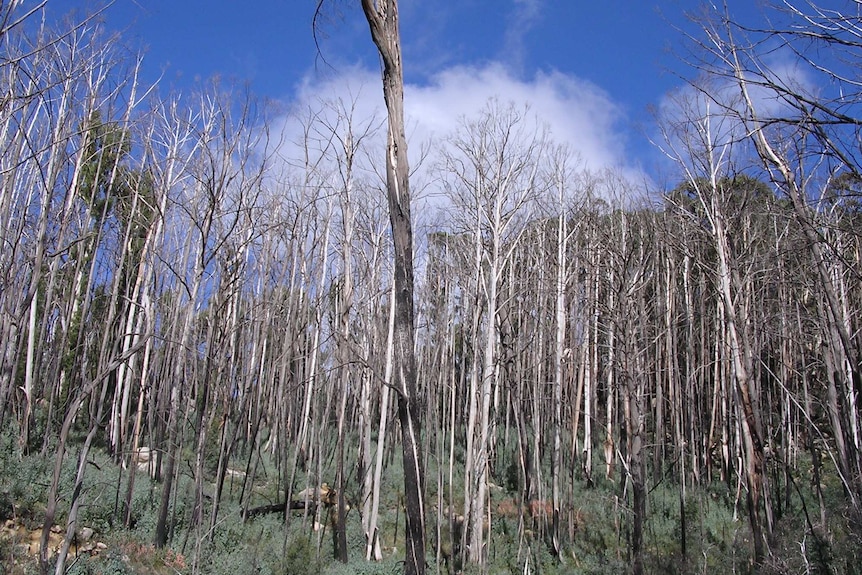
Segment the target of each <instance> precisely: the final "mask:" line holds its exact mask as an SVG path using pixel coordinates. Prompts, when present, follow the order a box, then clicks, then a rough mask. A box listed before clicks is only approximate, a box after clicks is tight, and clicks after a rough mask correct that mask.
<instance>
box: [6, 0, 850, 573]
mask: <svg viewBox="0 0 862 575" xmlns="http://www.w3.org/2000/svg"><path fill="white" fill-rule="evenodd" d="M20 4H21V3H17V2H13V3H6V4H3V5H2V6H0V46H2V59H0V88H2V93H3V94H4V98H3V102H4V104H3V106H2V107H0V217H2V223H0V245H2V249H0V459H2V466H0V469H2V472H0V516H2V517H0V518H2V520H3V521H4V527H3V532H2V534H0V570H2V571H3V572H10V573H16V574H17V573H21V574H23V573H30V572H40V573H50V572H53V573H57V574H58V575H59V574H62V573H67V572H69V573H108V572H110V573H165V574H167V573H176V572H179V573H237V574H242V573H272V574H282V573H318V572H326V573H342V572H343V573H347V572H350V573H357V572H367V573H377V572H385V573H390V572H393V571H398V570H405V571H407V572H410V573H418V572H422V571H424V570H431V571H433V572H447V573H456V572H468V573H511V572H525V573H532V572H546V573H601V572H606V573H618V572H623V571H626V570H628V571H629V572H632V573H643V572H672V573H702V572H733V571H736V572H745V571H756V572H762V573H788V572H797V573H854V572H858V569H859V565H862V552H860V549H862V514H860V505H862V458H860V455H859V454H860V441H862V438H860V433H862V431H860V423H862V418H860V394H862V364H860V361H862V321H860V312H862V274H860V271H859V270H860V268H862V261H860V260H862V237H860V233H859V230H860V229H862V220H860V211H859V207H860V202H859V190H860V188H862V185H860V182H862V167H860V164H859V162H858V159H859V157H860V153H859V152H860V151H859V148H858V146H859V142H860V141H862V140H860V138H859V133H858V130H859V126H860V125H862V121H860V115H859V114H858V112H859V110H860V104H862V102H860V96H859V93H858V89H856V86H858V69H856V68H855V67H854V66H855V65H856V63H857V62H860V61H862V54H860V51H862V44H860V36H862V29H860V24H859V20H858V16H856V12H853V11H851V8H848V10H847V11H846V12H842V11H841V10H835V9H830V10H825V9H822V8H820V7H818V6H817V5H815V4H813V3H801V2H800V3H794V2H786V3H784V4H782V5H781V7H779V8H775V9H770V11H769V13H768V14H767V16H768V18H764V21H763V22H762V23H760V24H759V25H755V24H752V23H750V22H747V23H744V24H745V25H742V24H740V23H737V22H735V21H734V20H733V17H732V14H729V13H728V12H727V11H725V10H724V9H722V10H719V11H712V12H709V13H708V14H707V16H706V17H704V18H702V19H700V20H698V21H697V30H698V32H697V33H692V34H691V35H690V37H688V38H687V39H682V38H681V41H682V40H686V41H687V45H688V46H689V47H690V48H691V52H690V58H691V64H692V73H691V76H692V78H693V79H692V81H691V82H690V84H689V85H688V86H686V88H685V89H682V90H680V91H679V92H678V93H677V94H675V95H674V98H672V99H670V100H669V101H668V103H667V104H666V105H665V107H664V108H662V110H661V113H660V115H659V116H660V117H659V118H658V126H659V127H660V132H661V134H662V138H659V141H658V143H657V145H658V146H659V147H660V148H661V150H662V151H663V152H664V153H665V154H666V156H667V157H668V158H669V159H670V160H671V164H672V166H673V167H674V169H675V172H674V177H673V182H674V183H673V185H671V186H669V187H668V188H667V189H664V190H647V191H644V190H641V189H638V188H637V187H636V186H635V185H633V184H632V183H631V182H628V181H626V180H625V179H624V178H623V176H622V175H620V174H619V173H615V172H613V171H605V172H601V173H595V172H590V171H588V170H586V169H583V168H582V166H581V165H580V164H579V162H578V161H577V157H576V156H575V155H573V154H572V153H571V152H570V151H569V150H567V149H565V148H563V147H561V146H559V145H557V144H556V143H555V142H554V140H553V137H552V134H551V133H550V132H549V131H548V130H547V129H546V128H544V127H543V126H541V125H540V124H539V123H538V122H537V121H536V119H535V117H534V115H533V114H532V113H531V112H530V110H529V109H528V108H524V107H522V106H521V105H519V104H514V103H509V102H505V101H499V100H496V101H490V102H488V103H487V105H486V106H485V107H484V108H483V109H482V110H481V112H479V113H478V114H477V115H476V116H475V117H470V118H464V119H463V121H462V123H461V125H460V127H459V128H458V129H457V130H456V131H455V132H453V133H451V134H448V135H446V137H443V138H441V139H440V140H439V141H436V142H434V146H433V148H432V149H433V150H434V154H433V156H432V157H429V158H427V159H426V161H425V163H424V165H423V167H422V170H423V171H422V174H423V176H422V177H423V178H424V179H426V180H427V181H428V182H430V183H428V184H427V185H426V186H425V187H424V189H425V190H431V191H432V192H434V193H432V194H429V195H428V197H423V198H417V197H415V196H413V197H411V195H410V193H409V182H408V175H409V173H408V172H409V171H408V169H407V163H406V158H399V156H398V154H397V153H395V150H396V149H398V148H399V146H401V148H402V151H403V149H406V143H404V141H403V139H402V138H403V137H404V134H403V129H402V131H401V132H400V133H399V127H398V126H397V125H393V123H392V119H391V116H390V117H389V121H388V122H386V121H384V122H381V118H377V117H362V116H360V115H359V114H358V113H357V112H356V105H355V104H356V103H355V102H351V101H345V100H343V99H338V98H332V99H327V95H321V99H320V101H319V105H318V106H317V107H315V108H311V109H307V110H301V111H296V112H295V113H294V114H293V115H292V116H291V117H290V118H289V119H288V122H289V123H290V125H291V127H292V128H295V129H293V133H294V134H299V135H300V136H299V137H298V138H296V137H290V138H285V137H283V135H282V134H280V133H274V132H271V130H272V126H274V125H276V122H274V121H272V120H273V117H272V111H271V110H270V109H268V108H267V106H265V105H263V104H261V103H260V102H258V101H257V100H256V99H255V98H254V97H253V95H251V94H249V93H248V92H246V91H243V90H240V89H237V88H235V87H233V86H230V85H224V84H221V83H219V82H207V83H202V84H200V85H199V86H198V88H197V91H196V92H195V93H194V95H192V94H184V95H182V96H180V95H175V94H164V93H162V92H161V91H160V89H158V88H157V87H151V86H143V85H141V82H140V81H139V78H138V70H139V68H140V65H141V61H140V59H135V58H132V57H130V56H129V55H128V54H127V53H126V52H125V51H124V50H123V49H122V48H121V46H122V44H121V43H120V42H117V41H116V40H117V39H116V38H112V37H109V36H108V35H107V33H106V31H105V30H103V29H102V28H101V26H100V25H98V24H97V23H96V20H85V21H83V22H80V23H79V24H77V25H72V26H70V25H68V24H65V25H61V24H57V25H56V27H55V26H54V25H52V24H50V23H48V22H46V21H43V20H42V19H40V18H39V17H38V14H39V11H38V9H37V10H35V11H32V12H28V9H27V8H26V7H24V6H21V5H20ZM363 7H364V8H366V15H367V16H368V20H369V24H370V26H371V32H372V35H373V38H374V41H375V43H376V44H377V45H378V48H379V49H380V50H381V52H386V50H390V52H389V53H388V54H387V53H382V57H383V64H384V81H387V78H386V77H385V73H386V71H387V68H386V67H387V66H390V67H392V66H395V63H397V65H398V66H400V54H397V53H396V52H397V51H396V50H395V48H394V47H393V46H392V45H390V44H387V41H388V40H387V38H388V39H389V40H391V37H390V36H388V35H387V34H389V32H391V30H389V29H388V28H387V26H394V27H395V30H396V32H397V13H396V18H395V20H396V22H395V24H393V23H392V21H391V19H392V18H393V15H392V13H391V12H388V11H387V10H391V9H393V8H392V7H394V3H393V4H388V3H371V2H368V3H363ZM387 7H389V8H387ZM852 10H855V8H852ZM375 18H377V19H376V20H375ZM387 18H388V19H389V20H387ZM375 27H376V28H375ZM387 30H389V32H387ZM813 48H816V49H813ZM776 53H780V54H783V55H784V57H785V58H789V59H792V60H793V61H794V62H795V63H796V65H797V68H796V69H797V70H798V74H796V75H795V76H794V75H788V72H787V70H788V69H787V68H783V69H782V70H776V69H771V68H770V66H769V63H770V62H772V61H773V60H771V59H770V57H769V54H776ZM389 60H392V61H391V62H390V61H389ZM393 70H394V68H390V70H389V71H390V72H392V71H393ZM396 75H400V71H398V72H397V74H396ZM391 80H392V78H390V81H391ZM384 94H385V96H386V98H387V100H386V103H387V107H388V110H389V112H392V111H393V109H395V108H397V107H398V106H400V105H401V103H400V98H401V95H400V93H398V87H397V86H396V85H390V86H388V87H385V90H384ZM396 111H397V110H396ZM384 151H387V153H384ZM402 160H403V161H402ZM414 189H420V187H419V186H414ZM429 198H433V199H429ZM411 202H412V203H411ZM417 207H418V208H420V209H414V210H413V211H412V214H414V215H413V216H411V208H417ZM438 208H442V209H438ZM437 212H439V214H438V213H437ZM432 213H433V214H434V215H435V218H433V219H432V218H431V217H425V216H427V215H429V214H432ZM410 284H412V287H409V289H408V286H409V285H410ZM411 292H412V295H410V294H411ZM396 454H397V455H396ZM405 478H406V481H405ZM345 563H346V565H345Z"/></svg>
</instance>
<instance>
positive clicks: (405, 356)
mask: <svg viewBox="0 0 862 575" xmlns="http://www.w3.org/2000/svg"><path fill="white" fill-rule="evenodd" d="M362 10H363V11H364V12H365V17H366V19H367V20H368V26H369V28H370V30H371V38H372V40H373V41H374V44H375V45H376V46H377V50H378V52H379V53H380V59H381V67H382V73H383V98H384V101H385V103H386V110H387V113H388V137H387V146H386V187H387V196H388V201H389V222H390V225H391V227H392V239H393V242H394V247H395V254H394V255H395V338H394V344H395V354H394V367H395V386H396V389H397V391H398V420H399V422H400V423H401V450H402V459H403V462H404V501H405V507H406V513H405V515H406V519H407V526H406V547H407V549H406V556H405V560H404V573H405V574H406V575H421V574H423V573H425V499H424V492H425V472H424V469H423V463H422V458H421V454H420V453H419V450H420V448H421V432H422V419H421V415H420V414H421V407H420V403H419V397H418V390H417V384H416V358H415V356H414V319H413V318H414V312H413V228H412V221H411V216H410V182H409V174H410V170H409V164H408V160H407V138H406V136H405V134H404V72H403V68H402V64H401V36H400V32H399V29H398V2H397V0H377V1H376V2H375V1H374V0H362Z"/></svg>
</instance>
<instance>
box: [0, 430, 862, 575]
mask: <svg viewBox="0 0 862 575" xmlns="http://www.w3.org/2000/svg"><path fill="white" fill-rule="evenodd" d="M74 455H75V454H74V450H73V453H71V454H70V455H69V456H68V457H67V458H66V464H65V466H64V468H63V474H62V478H61V486H62V487H61V497H60V513H59V516H58V521H57V524H56V525H55V526H53V527H52V529H51V531H50V534H49V548H50V554H51V556H52V559H50V560H49V563H50V562H52V561H53V557H54V556H55V552H56V550H57V549H58V548H59V546H60V544H61V543H62V541H63V534H64V532H65V529H66V524H65V513H66V512H67V511H68V510H67V509H64V508H63V505H64V504H65V505H68V501H69V499H70V496H71V488H72V486H73V484H74V474H75V471H76V470H75V463H76V461H75V456H74ZM397 459H398V458H394V460H397ZM88 461H89V465H88V470H87V477H86V480H85V487H84V490H85V491H84V504H83V505H82V507H81V512H80V520H79V523H78V527H77V529H76V537H75V539H74V540H73V542H72V546H71V547H70V550H69V554H68V558H67V561H66V566H67V570H66V573H69V574H71V575H186V574H189V575H191V574H193V573H194V574H197V573H202V574H212V575H303V574H311V573H323V574H326V575H340V574H347V573H359V574H372V573H381V574H383V573H385V574H392V573H399V572H400V571H401V570H402V569H403V563H402V561H403V548H404V547H403V535H404V513H403V508H402V507H401V505H400V485H399V482H400V481H401V479H400V475H399V474H398V473H397V471H398V470H397V469H392V470H391V472H389V473H387V475H386V477H387V485H386V490H385V491H386V495H385V496H384V497H385V499H384V501H383V503H382V506H381V517H380V532H381V543H382V550H383V552H384V558H383V560H382V561H380V562H367V561H366V560H365V538H364V535H363V531H362V525H361V518H360V512H359V510H358V508H357V506H356V505H354V506H353V507H352V508H351V509H350V511H349V512H348V514H347V524H346V529H347V540H348V558H349V561H348V563H347V564H342V563H340V562H337V561H336V560H335V559H334V558H333V537H332V533H333V530H332V527H331V524H330V523H329V522H328V521H327V514H326V510H325V508H324V507H323V506H321V510H320V513H319V514H318V515H316V516H315V515H311V516H308V515H307V514H304V513H303V512H302V511H301V510H299V511H294V512H293V513H291V516H290V518H289V519H288V521H287V522H285V521H284V516H283V514H281V513H261V514H259V515H257V516H255V517H252V518H249V519H247V520H246V521H243V520H242V513H241V508H240V504H239V500H238V499H239V497H238V496H239V492H240V488H241V482H242V477H239V476H236V477H232V478H228V480H227V484H226V487H225V496H224V500H223V502H222V504H221V511H220V512H219V517H218V520H217V522H216V524H215V525H214V526H211V525H210V522H209V521H208V520H204V521H203V522H202V523H203V524H204V525H202V526H199V527H196V528H188V525H189V524H190V516H191V507H192V499H193V485H194V482H193V478H192V473H191V467H190V466H185V468H184V469H183V470H182V471H181V473H180V482H179V487H178V492H177V496H176V504H175V505H174V508H173V509H172V511H171V512H172V518H173V524H174V527H173V531H172V536H171V540H170V543H169V545H168V546H167V547H166V548H162V549H159V548H156V547H155V546H153V545H152V541H153V536H154V532H155V522H156V516H157V508H158V502H159V498H160V494H161V484H159V483H157V482H154V481H150V480H149V478H148V477H147V475H146V474H145V473H138V474H137V476H136V482H135V489H134V493H133V498H132V517H133V527H132V528H131V529H126V528H123V527H122V523H123V521H122V519H121V518H120V517H121V516H122V512H121V509H122V507H123V503H122V501H123V499H124V497H123V495H124V493H125V490H126V486H127V481H128V470H124V469H123V468H122V467H121V466H118V465H115V464H114V463H113V462H112V460H111V459H110V457H109V456H108V455H107V453H105V452H104V451H102V450H98V449H96V450H92V451H91V453H90V456H89V460H88ZM52 466H53V458H52V457H50V456H49V457H42V456H40V455H39V454H34V455H29V456H24V457H22V456H20V454H19V453H17V452H16V449H15V448H14V441H12V440H10V438H9V436H8V435H6V436H4V437H3V439H2V446H0V469H2V472H0V573H3V574H7V575H30V574H35V573H38V572H39V564H38V550H39V538H40V536H41V532H42V527H43V523H44V518H45V505H46V500H47V490H48V487H49V483H50V478H51V468H52ZM396 466H397V463H396ZM797 479H798V482H803V481H808V480H807V479H805V478H797ZM278 483H279V481H278V479H277V477H276V476H275V475H274V474H273V473H269V474H266V473H264V474H261V475H260V476H259V478H258V480H257V482H256V484H255V486H254V491H255V495H254V501H255V503H254V505H261V506H263V505H267V504H269V505H274V504H275V503H276V502H277V501H278V492H279V490H278V488H277V487H276V485H277V484H278ZM809 483H810V482H808V483H805V484H804V485H798V486H797V484H796V483H791V485H790V487H791V489H790V490H789V491H788V490H783V491H779V492H777V493H776V494H777V495H778V497H779V498H780V499H781V502H780V503H779V505H778V506H777V507H776V509H778V510H779V511H780V513H779V514H776V520H775V529H774V532H773V537H772V540H771V545H770V550H771V554H770V556H769V558H768V559H767V562H766V564H765V565H764V566H763V567H762V568H761V569H760V570H759V571H760V572H762V573H815V572H816V573H848V574H849V573H859V572H860V571H859V570H860V569H862V562H860V553H862V551H860V546H859V545H858V542H859V538H858V534H859V525H858V523H854V521H853V519H852V517H851V516H850V515H849V514H848V513H846V512H845V510H843V509H842V508H841V507H840V505H841V504H840V503H839V502H840V501H841V500H842V498H841V497H840V489H839V488H838V487H837V486H836V485H833V484H832V482H831V480H827V481H826V484H825V485H824V486H823V487H824V493H825V496H826V504H827V506H828V505H830V502H832V506H831V508H829V509H828V513H827V515H828V517H829V519H828V524H827V525H825V526H824V525H822V524H821V523H820V519H819V518H820V511H819V507H818V505H817V503H816V501H812V498H810V497H808V496H805V497H804V498H803V497H801V495H802V494H804V493H806V492H808V491H811V486H810V484H809ZM781 487H782V489H784V487H786V486H781ZM797 487H799V488H798V489H797ZM434 491H435V490H434V489H433V487H432V488H430V490H429V493H428V500H429V502H430V503H429V509H430V513H429V517H428V521H427V525H428V539H427V540H428V559H427V565H428V572H429V573H449V570H450V563H451V560H450V558H449V557H448V556H449V554H450V550H449V548H448V547H447V545H445V544H442V545H437V544H436V542H437V541H438V540H441V541H446V540H448V539H449V537H448V535H449V534H448V522H447V521H443V520H441V521H440V522H439V523H438V521H437V513H436V510H437V507H438V505H437V503H436V502H437V501H438V499H437V494H436V493H435V492H434ZM499 491H501V493H499V494H498V495H495V496H494V497H498V498H499V499H500V500H501V501H505V500H511V499H512V498H515V497H516V494H514V493H510V492H502V491H503V490H502V489H501V490H499ZM354 492H355V487H351V488H350V492H349V493H348V490H346V491H345V493H346V494H348V495H350V496H351V497H349V499H350V500H355V497H353V495H354ZM679 494H680V490H679V488H678V486H677V485H674V484H672V482H670V481H659V482H656V483H654V484H653V485H652V486H651V490H650V493H649V498H648V518H647V522H646V527H645V568H646V571H647V572H648V573H680V574H683V573H692V574H693V573H734V572H735V573H745V572H750V571H751V564H750V557H751V542H750V539H749V535H750V531H749V529H748V523H747V521H746V515H745V500H744V494H742V495H741V496H737V494H736V492H735V491H734V490H733V489H728V486H727V485H726V484H723V483H718V484H715V485H710V486H700V487H697V486H689V487H688V489H687V492H686V497H685V500H684V501H683V500H681V498H680V495H679ZM207 495H208V494H207ZM574 495H575V497H574V499H573V501H572V504H571V505H570V506H568V509H569V511H570V517H569V518H570V519H571V520H570V521H568V522H567V525H568V527H567V530H566V531H567V532H566V533H565V534H564V536H563V540H564V545H563V552H562V553H560V554H559V555H554V554H553V553H552V546H551V545H550V541H549V538H547V537H543V536H542V534H541V529H542V528H541V527H539V528H538V529H537V530H536V531H534V530H533V529H535V528H536V526H535V525H532V526H528V527H530V529H528V530H527V532H528V533H530V536H528V537H525V536H524V534H523V532H521V533H520V534H519V529H518V519H517V518H516V517H512V516H510V515H507V514H505V513H500V514H499V515H498V516H497V517H495V518H494V519H493V520H492V523H491V527H490V536H489V542H488V564H487V567H486V571H485V572H487V573H526V572H529V573H561V574H562V573H573V574H574V573H624V572H626V571H627V570H628V566H629V557H628V537H629V523H630V510H629V507H628V504H627V502H626V497H627V496H628V494H627V493H626V492H625V490H624V489H622V488H621V486H620V485H619V484H618V483H617V482H612V481H608V480H606V479H604V478H602V479H596V480H595V482H594V483H593V485H592V486H591V487H584V488H583V489H582V490H581V491H580V492H579V493H576V494H574ZM683 506H684V507H683ZM492 509H498V510H499V509H500V507H499V506H498V507H493V505H492ZM683 509H684V512H685V523H684V524H685V528H683V522H682V521H681V517H682V511H683ZM809 524H812V525H814V527H815V529H814V530H812V529H810V528H809V527H808V525H809ZM438 525H439V527H438ZM854 534H855V535H854ZM683 546H684V547H683ZM51 572H53V570H52V571H51ZM463 572H464V573H480V572H483V571H482V570H480V569H478V568H476V567H474V566H468V567H467V568H465V569H464V570H463Z"/></svg>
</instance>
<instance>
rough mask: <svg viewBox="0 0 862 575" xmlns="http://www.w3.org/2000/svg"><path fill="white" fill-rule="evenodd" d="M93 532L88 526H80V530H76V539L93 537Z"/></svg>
mask: <svg viewBox="0 0 862 575" xmlns="http://www.w3.org/2000/svg"><path fill="white" fill-rule="evenodd" d="M94 533H95V532H94V531H93V529H92V528H90V527H82V528H81V530H80V531H78V540H79V541H89V540H90V539H92V538H93V534H94Z"/></svg>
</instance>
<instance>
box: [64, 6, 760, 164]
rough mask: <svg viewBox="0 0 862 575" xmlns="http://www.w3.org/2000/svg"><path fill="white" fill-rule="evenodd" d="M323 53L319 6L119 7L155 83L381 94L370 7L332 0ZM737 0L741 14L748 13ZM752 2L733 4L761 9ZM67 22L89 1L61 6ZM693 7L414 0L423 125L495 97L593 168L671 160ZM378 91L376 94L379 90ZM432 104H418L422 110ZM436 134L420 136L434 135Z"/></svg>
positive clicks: (418, 118)
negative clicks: (668, 143) (661, 142)
mask: <svg viewBox="0 0 862 575" xmlns="http://www.w3.org/2000/svg"><path fill="white" fill-rule="evenodd" d="M328 2H329V4H328V6H327V9H326V11H325V13H324V21H323V23H322V26H321V29H320V34H319V36H318V41H319V43H320V52H318V50H317V47H316V46H315V42H314V37H313V35H312V28H311V22H312V17H313V15H314V7H315V4H316V2H315V0H256V1H255V2H238V1H232V2H229V1H225V0H115V2H114V3H113V4H112V5H111V6H110V7H109V8H108V9H107V11H106V12H105V21H106V24H107V26H108V27H109V28H111V29H115V30H122V31H124V34H123V35H124V38H125V39H126V42H127V43H128V44H130V45H131V46H132V47H135V48H141V49H144V50H146V57H145V61H144V62H145V66H144V77H145V78H144V79H145V80H146V79H155V78H157V77H158V76H159V75H161V74H163V76H162V83H163V84H164V85H166V86H173V87H178V88H183V87H186V86H189V85H191V84H193V83H194V82H195V81H196V80H197V79H206V78H209V77H211V76H213V75H220V76H221V77H222V78H227V79H236V80H240V81H248V82H249V83H250V86H251V88H252V91H253V92H254V93H255V94H257V95H259V96H264V97H268V98H273V99H276V100H279V101H281V102H285V103H291V102H296V101H300V100H302V99H303V98H306V99H307V98H312V97H320V96H321V95H324V94H325V93H326V92H327V91H335V92H337V91H339V90H344V89H345V86H350V87H351V88H350V90H351V93H355V92H356V86H358V85H360V86H363V88H362V90H361V91H362V93H363V94H364V97H368V98H370V99H372V100H374V101H375V102H380V101H382V98H381V96H380V88H379V86H374V81H375V80H374V79H375V78H376V76H377V72H378V60H377V55H376V52H375V51H374V47H373V45H372V44H371V41H370V38H369V34H368V28H367V24H366V23H365V20H364V18H363V15H362V12H361V9H360V7H359V0H328ZM734 4H736V5H738V6H734ZM750 4H753V3H751V2H743V1H737V2H733V3H732V4H731V9H732V10H744V11H746V12H747V13H751V12H755V11H756V8H752V7H750ZM48 5H49V9H50V10H53V11H54V14H55V15H59V14H60V13H63V12H66V11H69V10H71V9H79V10H80V9H81V7H83V6H84V4H83V3H81V2H74V1H73V0H49V3H48ZM697 6H698V3H697V2H695V1H693V0H687V1H683V0H666V1H664V2H654V1H650V0H641V1H636V0H625V1H624V0H616V1H610V0H609V1H606V2H586V1H578V0H450V1H446V0H442V1H437V2H428V1H427V0H401V2H400V9H401V24H402V40H403V45H404V63H405V73H406V80H407V82H408V91H407V110H408V114H411V113H412V116H413V118H414V124H416V123H418V124H424V123H425V122H426V121H427V122H429V123H430V124H431V125H432V126H434V127H436V128H428V129H429V130H432V131H435V130H436V131H446V130H450V129H453V128H454V126H455V120H454V118H455V116H458V115H461V116H469V115H470V114H471V113H472V112H474V111H475V110H476V108H477V107H479V106H481V104H482V103H483V102H484V101H486V100H487V98H489V97H494V96H496V97H499V98H502V99H512V100H513V101H516V102H517V103H518V104H520V103H521V102H522V101H523V102H528V103H529V105H530V106H531V108H532V109H533V110H535V111H536V112H537V113H538V114H540V115H541V116H542V117H543V118H544V120H545V121H547V122H548V123H549V124H550V125H551V128H552V133H553V134H554V136H555V137H556V138H557V139H559V140H560V141H564V142H567V143H569V144H571V146H572V147H574V148H577V149H578V150H579V151H580V152H581V153H582V154H583V156H584V158H585V160H586V163H587V164H588V167H590V168H594V169H599V168H602V167H607V166H620V165H622V166H624V167H625V168H626V169H628V170H630V171H632V172H633V171H636V170H637V169H639V167H644V169H646V171H648V172H652V171H653V168H652V167H651V166H650V164H651V163H653V162H655V161H656V159H657V157H658V154H657V153H656V152H655V150H654V149H652V148H651V146H650V145H649V143H648V141H647V139H646V137H645V136H644V130H645V129H646V130H648V126H649V125H650V122H651V119H650V115H649V113H648V108H649V106H650V105H658V104H659V103H660V102H661V100H662V98H663V97H664V96H665V94H667V92H668V91H669V90H671V89H673V88H674V87H676V86H679V85H681V83H682V82H681V81H680V80H679V78H678V77H677V76H676V75H675V74H674V73H673V70H677V71H679V70H681V69H682V66H681V64H680V63H679V59H678V57H677V56H676V55H675V54H674V50H678V49H679V46H680V43H681V35H680V33H679V32H678V31H676V30H675V29H674V26H681V25H682V26H684V25H685V22H686V19H685V16H684V14H685V12H686V11H691V10H696V9H697ZM366 85H367V87H365V86H366ZM417 106H418V109H417ZM422 129H423V128H420V131H421V130H422Z"/></svg>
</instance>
